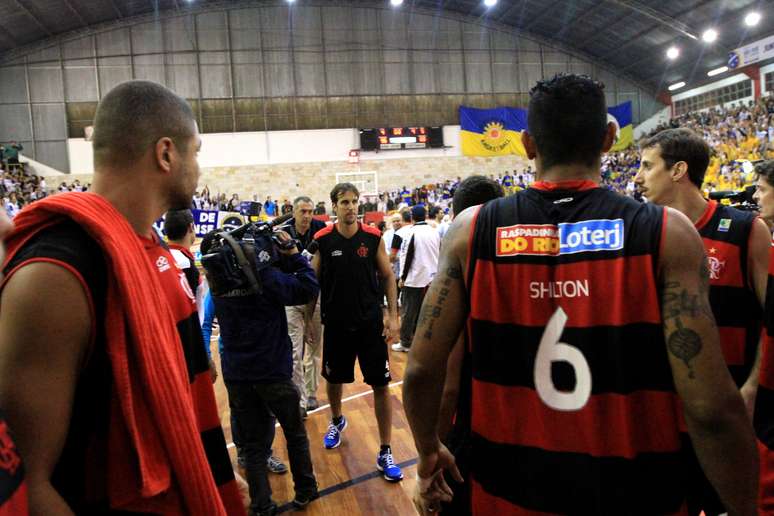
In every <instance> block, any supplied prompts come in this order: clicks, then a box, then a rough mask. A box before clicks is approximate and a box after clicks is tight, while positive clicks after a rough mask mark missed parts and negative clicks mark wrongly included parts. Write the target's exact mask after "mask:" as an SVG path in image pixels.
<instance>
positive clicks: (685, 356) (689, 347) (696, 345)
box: [667, 319, 702, 378]
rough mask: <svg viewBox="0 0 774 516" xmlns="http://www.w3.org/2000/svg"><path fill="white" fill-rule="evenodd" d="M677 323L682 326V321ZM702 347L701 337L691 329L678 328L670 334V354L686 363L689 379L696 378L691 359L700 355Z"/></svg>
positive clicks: (678, 320) (668, 341)
mask: <svg viewBox="0 0 774 516" xmlns="http://www.w3.org/2000/svg"><path fill="white" fill-rule="evenodd" d="M676 322H677V323H678V324H680V319H676ZM701 347H702V344H701V337H699V334H698V333H696V332H695V331H693V330H691V329H690V328H678V329H677V330H676V331H674V332H672V333H670V334H669V340H667V348H668V349H669V352H670V353H672V355H674V356H675V357H677V358H679V359H680V360H682V361H683V362H685V367H687V368H688V371H689V372H688V377H689V378H694V377H695V375H694V372H693V366H692V365H691V359H692V358H694V357H696V355H698V354H699V352H700V351H701Z"/></svg>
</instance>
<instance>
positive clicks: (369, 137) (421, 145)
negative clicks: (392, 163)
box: [360, 127, 443, 151]
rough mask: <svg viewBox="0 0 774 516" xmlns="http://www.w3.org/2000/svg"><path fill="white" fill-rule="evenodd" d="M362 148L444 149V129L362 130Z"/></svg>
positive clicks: (392, 128) (366, 149)
mask: <svg viewBox="0 0 774 516" xmlns="http://www.w3.org/2000/svg"><path fill="white" fill-rule="evenodd" d="M360 147H361V149H362V150H364V151H373V150H375V151H380V150H398V149H426V148H430V147H433V148H438V147H443V129H442V128H441V127H379V128H376V129H361V130H360Z"/></svg>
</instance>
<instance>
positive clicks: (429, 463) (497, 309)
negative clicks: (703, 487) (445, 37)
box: [404, 75, 757, 515]
mask: <svg viewBox="0 0 774 516" xmlns="http://www.w3.org/2000/svg"><path fill="white" fill-rule="evenodd" d="M614 137H615V127H614V126H613V125H612V124H608V123H607V112H606V106H605V95H604V91H603V86H602V85H601V84H599V83H597V82H595V81H593V80H591V79H590V78H588V77H585V76H578V75H558V76H556V77H554V78H553V79H551V80H546V81H541V82H539V83H538V84H537V86H535V87H534V88H533V89H532V91H531V92H530V103H529V118H528V131H526V132H525V133H524V134H523V137H522V141H523V143H524V145H525V149H526V150H527V153H528V156H529V158H531V159H535V163H536V167H537V170H538V181H537V182H536V183H535V184H533V185H532V187H531V188H528V189H527V190H524V191H522V192H518V193H517V194H515V195H513V196H510V197H506V198H502V199H497V200H495V201H492V202H490V203H487V204H486V205H484V206H482V207H481V208H477V209H469V210H466V211H465V212H463V213H462V214H460V215H459V216H458V218H457V220H456V221H455V222H454V224H453V225H452V228H451V229H450V230H449V234H448V235H447V237H446V242H445V245H444V247H443V250H442V256H441V264H440V266H439V271H441V272H439V274H438V276H437V277H436V281H434V282H433V284H432V286H431V288H430V291H429V292H428V294H427V297H426V299H425V304H424V307H423V314H424V316H423V317H422V318H421V322H420V324H419V327H418V328H417V332H416V337H415V339H414V344H413V346H412V351H411V354H410V356H409V361H408V366H407V369H406V378H405V384H404V404H405V407H406V414H407V416H408V420H409V424H410V425H411V429H412V432H413V434H414V440H415V443H416V446H417V449H418V451H419V462H418V465H417V473H418V476H419V481H418V488H419V491H420V495H421V499H422V503H421V504H420V506H421V507H420V508H421V510H422V511H424V512H432V511H434V510H437V508H438V502H439V501H448V500H449V499H450V498H451V497H452V493H451V491H450V490H449V488H448V485H447V484H446V482H445V481H444V480H443V476H442V472H443V470H445V469H449V470H451V471H453V472H455V473H456V474H457V476H458V472H457V471H456V468H455V466H454V459H453V458H452V457H451V455H450V454H449V451H448V450H447V449H446V448H445V447H444V446H443V445H442V444H441V443H440V441H439V438H438V435H437V423H438V418H437V415H438V407H439V401H440V396H441V391H442V386H443V383H444V369H445V367H444V366H445V364H446V361H447V358H448V356H449V351H450V350H451V348H452V346H453V345H454V342H455V340H456V338H457V336H458V334H459V331H460V329H461V328H462V325H463V323H464V322H465V321H466V319H467V320H468V331H469V338H470V340H469V349H470V351H471V353H472V357H473V359H472V368H471V369H472V377H473V383H472V391H471V392H472V411H471V430H472V437H471V457H472V460H471V471H470V474H469V475H468V478H467V479H466V480H467V482H468V483H469V488H470V490H471V512H472V513H473V514H474V515H480V514H492V513H493V512H496V513H498V514H523V513H524V512H541V513H554V514H556V513H559V514H567V513H576V514H578V513H585V514H592V513H593V514H623V513H628V512H630V510H631V507H632V503H636V505H637V511H638V512H641V513H643V514H674V513H679V512H681V511H682V510H683V508H684V504H685V500H686V492H685V487H684V484H683V478H682V474H681V473H682V471H683V468H682V456H681V453H680V450H681V443H680V421H679V419H678V408H679V406H680V402H681V403H682V407H683V413H684V415H685V422H686V423H687V426H688V429H689V431H690V433H691V438H692V440H693V442H694V445H695V447H696V450H697V453H698V456H699V459H700V461H701V463H702V465H703V467H704V470H705V472H706V473H707V476H708V477H709V479H710V480H711V482H712V483H713V485H714V487H715V488H716V489H717V491H718V493H719V494H720V496H721V499H722V500H723V502H724V503H725V505H726V507H728V508H729V511H730V512H733V513H735V514H745V515H752V514H754V513H755V493H756V490H757V461H756V456H755V448H754V441H753V435H752V428H751V425H750V422H749V419H748V417H747V414H746V411H745V407H744V403H743V401H742V398H741V396H740V394H739V391H738V390H737V389H736V388H735V386H734V383H733V380H732V379H731V376H730V374H729V373H728V369H727V368H726V366H725V364H724V362H723V357H722V353H721V351H720V345H719V343H718V332H717V329H716V326H715V321H714V318H713V316H712V312H711V310H710V307H709V301H708V296H707V291H708V288H709V285H708V283H709V281H708V278H709V273H708V271H707V265H706V260H705V258H704V252H703V246H702V243H701V240H700V238H699V237H698V235H697V234H696V231H695V229H694V228H693V226H692V224H691V223H690V221H689V220H688V219H687V218H686V217H685V216H684V215H682V214H681V213H679V212H678V211H676V210H671V209H668V208H661V207H658V206H655V205H653V204H640V203H638V202H636V201H634V200H632V199H629V198H626V197H623V196H620V195H618V194H616V193H614V192H610V191H608V190H606V189H603V188H600V187H599V181H600V161H601V155H602V153H603V152H606V151H608V150H609V149H610V147H611V146H612V144H613V140H614ZM468 307H469V308H468ZM468 316H469V319H468ZM635 500H636V502H634V501H635Z"/></svg>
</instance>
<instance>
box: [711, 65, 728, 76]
mask: <svg viewBox="0 0 774 516" xmlns="http://www.w3.org/2000/svg"><path fill="white" fill-rule="evenodd" d="M727 71H728V67H727V66H721V67H720V68H715V69H714V70H710V71H709V72H707V76H708V77H714V76H716V75H720V74H721V73H723V72H727Z"/></svg>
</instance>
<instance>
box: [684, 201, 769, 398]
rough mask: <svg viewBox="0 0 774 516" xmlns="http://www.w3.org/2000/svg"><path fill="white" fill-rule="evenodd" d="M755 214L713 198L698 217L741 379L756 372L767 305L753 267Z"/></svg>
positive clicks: (728, 349) (715, 303)
mask: <svg viewBox="0 0 774 516" xmlns="http://www.w3.org/2000/svg"><path fill="white" fill-rule="evenodd" d="M755 218H756V216H755V214H753V213H750V212H746V211H741V210H737V209H734V208H731V207H729V206H724V205H722V204H718V203H717V202H716V201H710V202H709V203H708V204H707V209H706V211H705V212H704V214H703V215H702V216H701V218H700V219H699V220H698V221H697V222H696V229H697V230H698V231H699V235H701V238H702V240H703V241H704V248H705V249H706V251H707V262H708V266H709V270H710V292H709V297H710V305H711V306H712V313H713V314H714V315H715V321H716V322H717V325H718V331H719V332H720V345H721V348H722V349H723V356H724V357H725V359H726V364H728V369H729V371H730V372H731V376H732V377H733V378H734V381H735V382H736V385H737V386H738V387H741V386H742V385H743V384H744V382H745V381H746V380H747V378H748V376H750V371H751V370H752V367H753V363H754V362H755V355H756V353H757V350H758V341H759V340H760V332H761V319H762V316H763V314H762V313H761V306H760V303H759V302H758V298H757V296H756V295H755V289H754V287H753V285H752V283H751V281H750V276H749V271H748V256H749V252H748V250H749V247H750V235H751V234H752V227H753V223H754V222H755Z"/></svg>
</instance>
